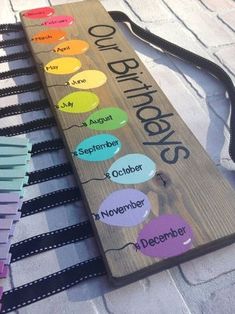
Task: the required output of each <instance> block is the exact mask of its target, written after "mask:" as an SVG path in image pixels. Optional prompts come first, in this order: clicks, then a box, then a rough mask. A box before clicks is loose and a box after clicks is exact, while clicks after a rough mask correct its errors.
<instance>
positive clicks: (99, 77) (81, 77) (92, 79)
mask: <svg viewBox="0 0 235 314" xmlns="http://www.w3.org/2000/svg"><path fill="white" fill-rule="evenodd" d="M106 81H107V76H106V75H105V74H104V73H103V72H101V71H98V70H86V71H82V72H79V73H77V74H75V75H74V76H73V77H71V79H70V80H69V81H68V82H67V84H68V85H69V86H72V87H75V88H80V89H90V88H96V87H100V86H102V85H104V84H105V83H106Z"/></svg>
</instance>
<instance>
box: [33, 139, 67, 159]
mask: <svg viewBox="0 0 235 314" xmlns="http://www.w3.org/2000/svg"><path fill="white" fill-rule="evenodd" d="M62 148H64V143H63V141H62V139H60V138H56V139H54V140H48V141H43V142H40V143H36V144H33V146H32V150H31V156H36V155H39V154H42V153H46V152H52V151H56V150H59V149H62Z"/></svg>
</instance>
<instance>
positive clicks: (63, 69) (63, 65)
mask: <svg viewBox="0 0 235 314" xmlns="http://www.w3.org/2000/svg"><path fill="white" fill-rule="evenodd" d="M81 66H82V64H81V61H80V60H79V59H77V58H75V57H62V58H57V59H54V60H51V61H50V62H48V63H47V64H46V65H45V66H44V70H45V71H46V72H47V73H50V74H56V75H64V74H70V73H74V72H76V71H78V70H79V69H80V68H81Z"/></svg>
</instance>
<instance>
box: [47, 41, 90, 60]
mask: <svg viewBox="0 0 235 314" xmlns="http://www.w3.org/2000/svg"><path fill="white" fill-rule="evenodd" d="M88 48H89V44H88V42H86V41H84V40H79V39H71V40H66V41H64V42H62V43H60V44H58V45H57V46H56V47H55V48H54V49H53V51H54V52H56V53H58V54H59V55H63V56H73V55H77V54H82V53H84V52H86V51H87V49H88Z"/></svg>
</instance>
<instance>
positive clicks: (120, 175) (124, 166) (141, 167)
mask: <svg viewBox="0 0 235 314" xmlns="http://www.w3.org/2000/svg"><path fill="white" fill-rule="evenodd" d="M156 171H157V170H156V165H155V163H154V162H153V161H152V160H151V159H150V158H149V157H147V156H146V155H143V154H128V155H125V156H122V157H121V158H119V159H118V160H116V161H115V162H114V163H113V164H112V166H111V167H110V168H109V170H108V172H107V173H106V176H107V177H108V178H109V179H110V180H112V181H113V182H116V183H120V184H137V183H142V182H145V181H148V180H150V179H151V178H152V177H153V176H154V175H155V173H156Z"/></svg>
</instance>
